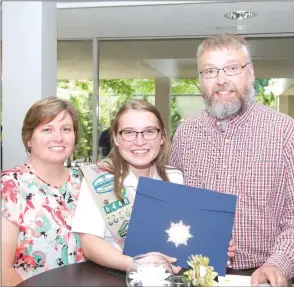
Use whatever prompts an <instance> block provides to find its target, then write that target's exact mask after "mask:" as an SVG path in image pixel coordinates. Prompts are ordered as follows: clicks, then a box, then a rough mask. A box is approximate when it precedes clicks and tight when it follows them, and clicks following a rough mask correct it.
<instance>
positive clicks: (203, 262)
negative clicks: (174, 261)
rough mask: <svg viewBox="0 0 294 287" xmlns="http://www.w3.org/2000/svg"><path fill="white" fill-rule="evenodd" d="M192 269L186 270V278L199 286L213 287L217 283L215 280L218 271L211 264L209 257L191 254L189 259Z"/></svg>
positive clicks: (193, 284)
mask: <svg viewBox="0 0 294 287" xmlns="http://www.w3.org/2000/svg"><path fill="white" fill-rule="evenodd" d="M187 263H188V265H189V266H190V267H191V269H189V270H187V271H186V272H184V276H185V277H186V280H187V281H188V282H190V283H191V284H192V286H197V287H202V286H205V287H212V286H215V285H216V282H215V281H214V279H215V277H216V276H217V272H214V269H213V267H212V266H209V258H208V257H206V256H202V254H200V255H191V256H190V258H189V261H187Z"/></svg>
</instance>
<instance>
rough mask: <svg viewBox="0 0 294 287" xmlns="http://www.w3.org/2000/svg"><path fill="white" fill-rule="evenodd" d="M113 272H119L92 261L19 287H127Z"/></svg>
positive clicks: (121, 278)
mask: <svg viewBox="0 0 294 287" xmlns="http://www.w3.org/2000/svg"><path fill="white" fill-rule="evenodd" d="M113 271H114V272H117V273H118V272H119V271H116V270H111V269H107V268H105V267H102V266H99V265H97V264H95V263H93V262H91V261H86V262H82V263H77V264H71V265H67V266H64V267H60V268H55V269H53V270H50V271H47V272H43V273H41V274H38V275H36V276H33V277H31V278H29V279H27V280H25V281H23V282H22V283H21V284H19V285H17V287H24V286H27V287H35V286H47V287H48V286H126V281H125V278H124V277H122V276H119V275H114V274H113V273H110V272H113ZM122 274H123V273H122Z"/></svg>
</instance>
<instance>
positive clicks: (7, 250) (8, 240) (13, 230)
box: [1, 215, 23, 286]
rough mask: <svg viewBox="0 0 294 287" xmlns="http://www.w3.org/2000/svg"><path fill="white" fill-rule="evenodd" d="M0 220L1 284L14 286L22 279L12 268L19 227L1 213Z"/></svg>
mask: <svg viewBox="0 0 294 287" xmlns="http://www.w3.org/2000/svg"><path fill="white" fill-rule="evenodd" d="M1 220H2V245H1V247H2V282H1V283H2V286H15V285H17V284H19V283H20V282H22V281H23V279H22V278H21V277H20V275H19V274H18V273H17V271H16V270H15V269H14V268H13V262H14V256H15V250H16V246H17V240H18V235H19V227H18V226H17V225H15V224H14V223H12V222H11V221H9V220H8V219H7V218H6V217H4V216H3V215H1Z"/></svg>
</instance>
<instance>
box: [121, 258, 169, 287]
mask: <svg viewBox="0 0 294 287" xmlns="http://www.w3.org/2000/svg"><path fill="white" fill-rule="evenodd" d="M173 282H174V274H173V270H172V266H171V264H170V263H169V262H168V261H167V260H166V259H165V258H164V257H163V256H161V255H160V254H156V253H147V254H142V255H138V256H135V257H134V258H133V264H132V265H131V266H130V267H129V269H128V270H127V274H126V283H127V286H130V287H139V286H140V287H141V286H158V287H161V286H165V287H169V286H173Z"/></svg>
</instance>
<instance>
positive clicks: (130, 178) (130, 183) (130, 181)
mask: <svg viewBox="0 0 294 287" xmlns="http://www.w3.org/2000/svg"><path fill="white" fill-rule="evenodd" d="M152 178H153V179H160V176H159V175H158V172H157V170H156V168H155V172H154V175H153V177H152ZM137 185H138V179H137V177H136V176H135V175H134V173H133V172H131V171H129V173H128V175H127V176H126V178H125V180H124V186H126V187H135V188H137Z"/></svg>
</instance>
